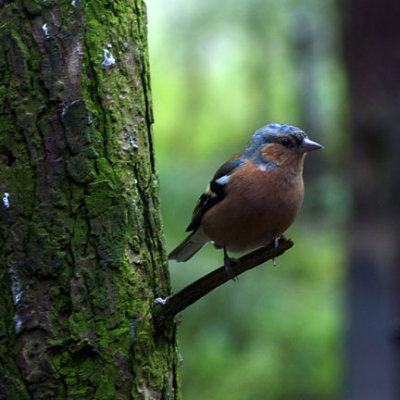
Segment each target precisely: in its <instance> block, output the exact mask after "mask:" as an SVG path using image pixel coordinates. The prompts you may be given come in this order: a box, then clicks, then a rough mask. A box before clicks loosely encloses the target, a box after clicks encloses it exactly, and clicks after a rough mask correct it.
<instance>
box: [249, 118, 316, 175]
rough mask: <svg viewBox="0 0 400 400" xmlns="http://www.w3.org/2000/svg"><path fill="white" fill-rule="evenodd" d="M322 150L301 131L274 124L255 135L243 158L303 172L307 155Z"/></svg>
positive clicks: (293, 127) (288, 126) (292, 127)
mask: <svg viewBox="0 0 400 400" xmlns="http://www.w3.org/2000/svg"><path fill="white" fill-rule="evenodd" d="M322 148H323V146H322V145H320V144H319V143H317V142H314V141H312V140H310V139H309V138H308V136H307V135H306V134H305V133H304V132H303V131H302V130H301V129H299V128H296V127H295V126H291V125H284V124H275V123H274V124H269V125H266V126H264V127H263V128H261V129H259V130H258V131H257V132H256V133H255V134H254V135H253V137H252V138H251V139H250V141H249V143H248V144H247V146H246V149H245V150H244V152H243V158H245V159H248V160H250V161H252V162H254V163H256V164H266V165H267V166H268V165H275V166H282V167H285V166H286V167H290V168H291V169H294V170H296V171H297V172H301V171H302V168H303V160H304V156H305V154H306V153H307V152H309V151H313V150H318V149H322Z"/></svg>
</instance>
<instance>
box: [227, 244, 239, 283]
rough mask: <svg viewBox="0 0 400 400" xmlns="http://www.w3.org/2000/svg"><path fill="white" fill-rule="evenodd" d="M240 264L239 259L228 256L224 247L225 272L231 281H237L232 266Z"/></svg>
mask: <svg viewBox="0 0 400 400" xmlns="http://www.w3.org/2000/svg"><path fill="white" fill-rule="evenodd" d="M239 264H240V261H239V260H238V259H237V258H233V257H229V256H228V253H227V251H226V249H225V247H224V267H225V272H226V274H227V275H228V276H229V278H230V279H232V280H233V281H235V282H236V281H237V280H238V279H239V278H238V277H237V276H235V274H234V273H233V268H234V267H236V266H238V265H239Z"/></svg>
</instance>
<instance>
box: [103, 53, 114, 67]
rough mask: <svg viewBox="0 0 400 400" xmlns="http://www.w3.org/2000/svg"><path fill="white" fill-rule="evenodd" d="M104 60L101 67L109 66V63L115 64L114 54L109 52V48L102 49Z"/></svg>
mask: <svg viewBox="0 0 400 400" xmlns="http://www.w3.org/2000/svg"><path fill="white" fill-rule="evenodd" d="M103 52H104V60H103V62H102V64H101V65H102V66H103V67H110V66H111V65H114V64H115V58H114V56H113V55H112V54H111V52H110V50H107V49H104V50H103Z"/></svg>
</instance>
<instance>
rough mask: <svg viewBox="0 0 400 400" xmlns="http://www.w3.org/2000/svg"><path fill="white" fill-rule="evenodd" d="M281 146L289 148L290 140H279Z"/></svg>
mask: <svg viewBox="0 0 400 400" xmlns="http://www.w3.org/2000/svg"><path fill="white" fill-rule="evenodd" d="M281 145H282V146H285V147H289V146H290V140H289V139H287V138H284V139H282V140H281Z"/></svg>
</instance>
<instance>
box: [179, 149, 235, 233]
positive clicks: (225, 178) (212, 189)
mask: <svg viewBox="0 0 400 400" xmlns="http://www.w3.org/2000/svg"><path fill="white" fill-rule="evenodd" d="M241 155H242V153H238V154H236V155H235V156H233V158H231V159H230V160H229V161H227V162H226V163H225V164H223V165H222V167H221V168H219V169H218V171H217V172H216V173H215V175H214V177H213V179H212V180H211V182H210V183H209V184H208V186H207V187H206V190H205V191H204V192H203V194H202V195H201V196H200V198H199V200H198V202H197V204H196V207H195V209H194V211H193V216H192V220H191V221H190V224H189V226H188V227H187V228H186V232H188V231H195V230H196V229H197V228H198V227H199V226H200V223H201V219H202V218H203V215H204V214H205V213H206V212H207V211H208V210H209V209H210V208H211V207H213V206H214V205H215V204H217V203H218V202H220V201H221V200H222V199H223V198H224V197H225V196H226V187H227V184H228V182H229V177H230V175H231V174H232V172H233V171H234V170H235V169H236V168H238V167H239V166H240V165H242V164H243V160H242V159H241V158H240V157H241Z"/></svg>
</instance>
